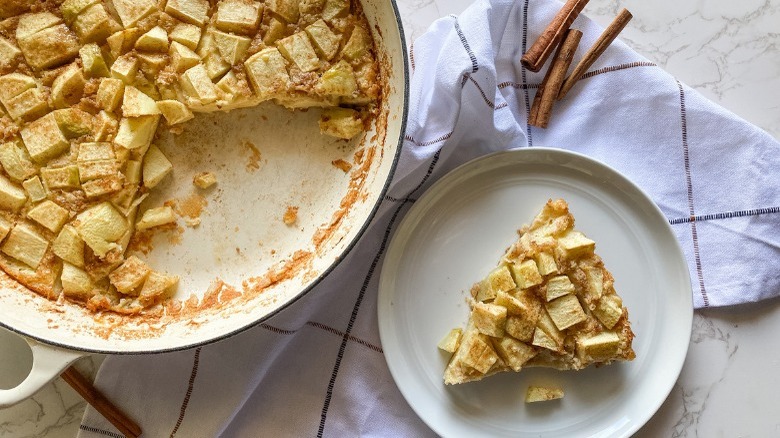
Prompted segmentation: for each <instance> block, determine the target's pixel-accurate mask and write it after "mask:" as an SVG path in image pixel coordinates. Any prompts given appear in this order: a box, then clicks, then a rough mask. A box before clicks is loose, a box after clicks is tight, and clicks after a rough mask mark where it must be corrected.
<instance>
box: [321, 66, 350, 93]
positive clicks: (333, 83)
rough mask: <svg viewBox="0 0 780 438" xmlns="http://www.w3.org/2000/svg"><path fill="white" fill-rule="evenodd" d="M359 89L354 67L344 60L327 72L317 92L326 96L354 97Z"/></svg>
mask: <svg viewBox="0 0 780 438" xmlns="http://www.w3.org/2000/svg"><path fill="white" fill-rule="evenodd" d="M357 89H358V88H357V81H355V73H354V72H353V71H352V66H351V65H349V63H348V62H346V61H344V60H341V61H339V62H338V63H336V64H335V65H334V66H332V67H331V68H329V69H328V70H327V71H325V73H323V74H322V76H321V77H320V81H319V82H318V83H317V92H318V93H320V94H323V95H326V96H337V97H352V96H353V95H354V94H355V92H357Z"/></svg>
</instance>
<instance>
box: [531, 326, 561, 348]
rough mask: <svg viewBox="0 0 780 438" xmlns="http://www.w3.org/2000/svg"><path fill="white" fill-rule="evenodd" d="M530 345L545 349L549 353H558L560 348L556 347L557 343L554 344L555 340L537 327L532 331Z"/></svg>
mask: <svg viewBox="0 0 780 438" xmlns="http://www.w3.org/2000/svg"><path fill="white" fill-rule="evenodd" d="M531 344H532V345H535V346H537V347H542V348H546V349H548V350H551V351H556V352H557V351H559V350H560V347H559V346H558V343H557V342H555V339H553V338H552V337H551V336H550V335H548V334H547V333H546V332H545V331H544V330H542V329H540V328H539V327H537V328H536V329H535V330H534V337H533V340H532V341H531Z"/></svg>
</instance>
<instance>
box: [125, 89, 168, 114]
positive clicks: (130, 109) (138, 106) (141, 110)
mask: <svg viewBox="0 0 780 438" xmlns="http://www.w3.org/2000/svg"><path fill="white" fill-rule="evenodd" d="M154 114H160V110H159V108H157V103H156V102H155V101H154V99H152V98H151V97H149V96H147V95H146V94H144V93H142V92H141V91H139V90H138V88H135V87H133V86H132V85H128V86H126V87H125V93H124V97H123V98H122V115H124V116H125V117H139V116H150V115H154Z"/></svg>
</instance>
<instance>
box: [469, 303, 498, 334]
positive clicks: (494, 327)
mask: <svg viewBox="0 0 780 438" xmlns="http://www.w3.org/2000/svg"><path fill="white" fill-rule="evenodd" d="M471 321H472V322H473V323H474V326H475V327H476V328H477V330H478V331H479V332H480V333H483V334H486V335H488V336H493V337H497V338H500V337H502V336H504V325H505V324H506V308H505V307H501V306H497V305H495V304H486V303H480V302H476V303H474V306H473V307H472V309H471Z"/></svg>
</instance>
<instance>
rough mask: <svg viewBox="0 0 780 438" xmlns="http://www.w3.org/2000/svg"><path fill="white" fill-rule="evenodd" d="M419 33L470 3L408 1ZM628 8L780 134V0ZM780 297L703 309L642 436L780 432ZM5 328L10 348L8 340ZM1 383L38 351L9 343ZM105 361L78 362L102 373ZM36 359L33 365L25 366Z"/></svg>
mask: <svg viewBox="0 0 780 438" xmlns="http://www.w3.org/2000/svg"><path fill="white" fill-rule="evenodd" d="M398 3H399V7H400V10H401V13H402V15H403V23H404V27H405V29H406V34H407V39H408V40H409V41H412V40H413V39H414V38H416V37H417V36H419V35H420V34H422V33H423V32H424V31H425V29H426V28H427V27H428V25H429V24H430V23H431V22H432V21H433V20H435V19H436V18H439V17H442V16H445V15H447V14H458V13H460V12H461V11H462V10H463V9H464V8H466V7H467V6H468V5H469V4H470V3H471V1H470V0H398ZM621 7H626V8H628V9H629V10H630V11H631V12H632V13H633V14H634V19H633V20H632V21H631V23H630V24H629V25H628V27H627V28H626V29H625V30H624V32H623V34H622V39H623V40H624V41H625V42H626V43H627V44H629V45H630V46H631V47H632V48H634V49H635V50H636V51H638V52H640V53H642V54H643V55H645V56H647V57H648V58H650V59H651V60H653V61H655V62H656V63H658V64H659V65H661V66H662V67H664V68H665V69H666V70H667V71H669V72H670V73H672V74H673V75H675V76H676V77H677V78H678V79H680V80H681V81H683V82H685V83H686V84H688V85H690V86H692V87H693V88H696V89H697V90H699V91H700V92H702V93H703V94H704V95H705V96H707V97H709V98H710V99H712V100H714V101H716V102H718V103H719V104H720V105H722V106H724V107H725V108H727V109H729V110H731V111H733V112H735V113H736V114H738V115H739V116H741V117H743V118H744V119H746V120H748V121H750V122H752V123H754V124H756V125H757V126H759V127H761V128H762V129H764V130H766V131H767V132H768V133H769V134H771V135H773V136H774V137H775V138H780V0H742V1H733V0H695V1H694V0H656V1H652V2H646V1H642V0H626V1H623V2H619V1H617V0H591V1H590V3H589V4H588V6H587V7H586V8H585V13H586V14H587V15H589V16H590V17H591V18H594V19H595V20H596V21H597V22H599V23H600V24H602V25H606V24H607V23H609V21H610V20H611V19H612V17H614V15H615V14H616V13H617V11H618V10H619V8H621ZM778 331H780V300H771V301H768V302H763V303H760V304H755V305H747V306H741V307H737V308H731V309H720V310H707V311H699V312H696V314H695V315H694V328H693V335H692V338H691V341H692V342H691V346H690V348H689V351H688V358H687V360H686V362H685V366H684V368H683V371H682V374H681V376H680V379H679V380H678V382H677V384H676V385H675V387H674V389H673V390H672V393H671V394H670V395H669V397H668V399H667V400H666V402H665V403H664V404H663V406H661V408H660V410H659V411H658V413H657V414H656V415H655V416H654V417H653V418H652V419H651V420H650V422H649V423H648V424H647V425H646V426H645V427H644V428H643V429H642V430H641V431H640V432H639V433H638V434H637V436H638V437H642V438H644V437H659V436H664V437H777V436H780V403H778V400H779V398H778V393H780V384H778V383H777V377H776V376H778V375H780V340H778V339H779V338H778V336H777V335H776V333H777V332H778ZM7 342H8V341H7V336H6V335H3V334H2V333H0V347H2V346H3V345H5V344H7ZM0 351H2V352H0V387H2V386H4V385H9V384H10V383H9V381H12V380H13V377H14V376H13V375H12V374H13V373H14V371H12V370H15V369H18V368H20V367H22V368H23V367H24V366H29V357H23V356H24V355H21V356H19V355H16V356H15V357H16V358H14V357H10V356H14V355H9V354H7V351H3V350H0ZM101 359H102V358H100V357H93V358H87V359H82V360H81V361H79V362H78V363H77V367H78V368H79V369H80V370H82V371H83V372H84V374H86V375H89V376H94V373H95V371H96V369H97V366H98V365H99V363H100V362H101ZM25 361H27V362H25ZM84 406H85V404H84V402H83V401H82V400H81V399H80V398H79V396H78V395H77V394H76V393H75V392H74V391H73V390H72V389H70V388H69V387H68V386H67V385H66V384H65V383H64V382H63V381H62V380H59V379H58V380H56V381H55V382H54V383H52V384H49V385H47V386H46V387H45V388H44V389H43V390H41V391H40V392H39V393H38V394H36V395H35V396H34V397H33V398H32V399H30V400H27V401H25V402H22V403H21V404H19V405H16V406H14V407H12V408H8V409H2V410H0V436H1V437H6V436H8V437H47V438H52V437H71V436H74V435H75V434H76V431H77V430H78V427H79V422H80V419H81V413H82V412H83V410H84Z"/></svg>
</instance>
